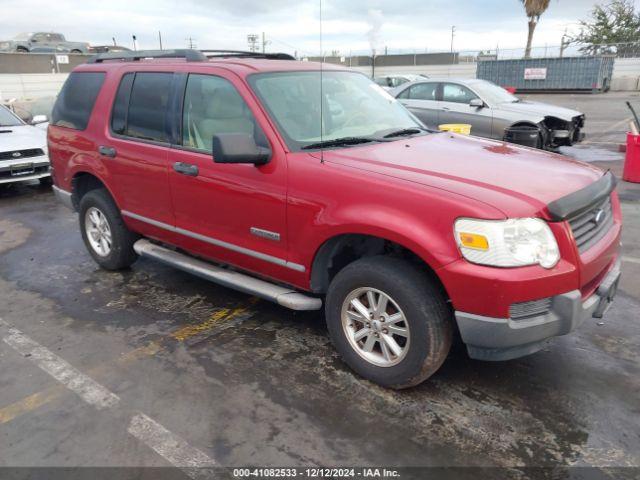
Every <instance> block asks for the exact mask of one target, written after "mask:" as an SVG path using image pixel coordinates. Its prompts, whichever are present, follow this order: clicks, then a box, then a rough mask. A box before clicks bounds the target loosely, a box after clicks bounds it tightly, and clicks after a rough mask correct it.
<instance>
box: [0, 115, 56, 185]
mask: <svg viewBox="0 0 640 480" xmlns="http://www.w3.org/2000/svg"><path fill="white" fill-rule="evenodd" d="M47 121H48V119H47V117H46V115H36V116H35V117H33V121H32V122H31V125H28V124H26V123H25V122H23V121H22V120H21V119H20V118H19V117H18V116H17V115H15V114H14V113H13V112H12V111H11V110H9V109H8V108H6V107H4V106H2V105H0V185H1V184H4V183H14V182H23V181H25V180H40V182H41V183H45V184H46V183H50V182H51V172H50V167H49V152H48V150H47V132H46V130H43V129H42V128H37V127H35V126H33V125H36V124H43V123H46V122H47Z"/></svg>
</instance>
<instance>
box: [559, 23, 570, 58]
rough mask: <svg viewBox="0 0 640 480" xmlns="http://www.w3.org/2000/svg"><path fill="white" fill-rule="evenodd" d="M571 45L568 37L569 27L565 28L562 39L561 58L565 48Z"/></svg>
mask: <svg viewBox="0 0 640 480" xmlns="http://www.w3.org/2000/svg"><path fill="white" fill-rule="evenodd" d="M568 46H569V42H568V39H567V29H566V28H565V29H564V33H563V34H562V38H561V39H560V58H562V56H563V55H564V50H565V48H567V47H568Z"/></svg>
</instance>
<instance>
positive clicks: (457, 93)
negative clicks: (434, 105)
mask: <svg viewBox="0 0 640 480" xmlns="http://www.w3.org/2000/svg"><path fill="white" fill-rule="evenodd" d="M474 98H478V96H477V95H476V94H475V93H473V92H472V91H471V90H469V89H468V88H467V87H463V86H462V85H457V84H455V83H445V84H444V87H443V89H442V100H443V101H445V102H455V103H469V102H470V101H471V100H473V99H474Z"/></svg>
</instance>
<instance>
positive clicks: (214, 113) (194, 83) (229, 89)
mask: <svg viewBox="0 0 640 480" xmlns="http://www.w3.org/2000/svg"><path fill="white" fill-rule="evenodd" d="M220 133H248V134H250V135H253V136H254V138H256V143H258V144H263V143H264V139H263V136H262V133H261V132H260V131H258V130H257V127H256V122H255V119H254V117H253V114H252V113H251V110H250V109H249V107H248V106H247V104H246V103H245V101H244V100H243V99H242V97H241V96H240V94H239V93H238V91H237V90H236V89H235V87H234V86H233V85H232V84H231V83H230V82H229V81H227V80H225V79H224V78H220V77H215V76H213V75H189V79H188V81H187V89H186V92H185V95H184V109H183V117H182V144H183V145H184V146H185V147H191V148H195V149H197V150H203V151H207V152H211V144H212V140H213V136H214V135H218V134H220Z"/></svg>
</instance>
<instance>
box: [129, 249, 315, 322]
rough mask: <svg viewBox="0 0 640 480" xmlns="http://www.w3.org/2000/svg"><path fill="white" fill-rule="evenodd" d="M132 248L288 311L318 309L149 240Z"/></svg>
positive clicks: (309, 300)
mask: <svg viewBox="0 0 640 480" xmlns="http://www.w3.org/2000/svg"><path fill="white" fill-rule="evenodd" d="M133 249H134V250H135V251H136V252H137V253H138V255H140V256H142V257H149V258H153V259H155V260H159V261H161V262H162V263H166V264H167V265H171V266H172V267H175V268H178V269H180V270H183V271H185V272H189V273H192V274H194V275H197V276H199V277H201V278H204V279H205V280H209V281H211V282H215V283H219V284H220V285H224V286H225V287H229V288H233V289H235V290H240V291H242V292H245V293H249V294H251V295H256V296H258V297H260V298H264V299H265V300H269V301H272V302H275V303H278V304H280V305H282V306H283V307H287V308H290V309H292V310H320V308H321V307H322V300H320V299H319V298H315V297H310V296H308V295H305V294H303V293H300V292H297V291H295V290H292V289H290V288H286V287H281V286H279V285H274V284H273V283H269V282H266V281H264V280H260V279H258V278H254V277H250V276H249V275H245V274H243V273H238V272H234V271H233V270H226V269H224V268H220V267H217V266H215V265H212V264H210V263H207V262H204V261H202V260H198V259H196V258H193V257H190V256H189V255H185V254H184V253H180V252H175V251H173V250H170V249H168V248H165V247H162V246H160V245H156V244H154V243H151V242H150V241H149V240H145V239H141V240H138V241H137V242H136V243H135V244H134V245H133Z"/></svg>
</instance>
